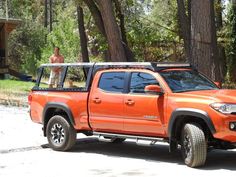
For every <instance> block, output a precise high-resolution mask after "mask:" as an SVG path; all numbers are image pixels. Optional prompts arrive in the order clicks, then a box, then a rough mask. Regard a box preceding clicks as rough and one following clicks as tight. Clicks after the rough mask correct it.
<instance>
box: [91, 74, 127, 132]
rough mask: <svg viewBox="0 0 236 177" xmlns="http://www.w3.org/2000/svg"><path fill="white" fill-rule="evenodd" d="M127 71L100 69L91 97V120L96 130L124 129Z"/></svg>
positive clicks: (111, 130)
mask: <svg viewBox="0 0 236 177" xmlns="http://www.w3.org/2000/svg"><path fill="white" fill-rule="evenodd" d="M125 78H126V72H125V71H103V72H102V71H99V72H98V73H97V74H96V76H95V78H94V80H93V84H92V88H91V93H90V98H89V116H90V118H89V120H90V124H91V126H92V128H93V130H94V131H103V132H117V133H121V132H122V131H123V118H124V104H123V103H124V85H125Z"/></svg>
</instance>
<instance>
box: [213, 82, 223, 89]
mask: <svg viewBox="0 0 236 177" xmlns="http://www.w3.org/2000/svg"><path fill="white" fill-rule="evenodd" d="M214 83H215V84H216V86H217V87H219V88H222V84H221V82H214Z"/></svg>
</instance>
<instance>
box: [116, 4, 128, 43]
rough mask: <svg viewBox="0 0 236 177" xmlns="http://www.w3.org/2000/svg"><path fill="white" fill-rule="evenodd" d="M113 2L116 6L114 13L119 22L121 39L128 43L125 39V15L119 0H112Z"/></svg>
mask: <svg viewBox="0 0 236 177" xmlns="http://www.w3.org/2000/svg"><path fill="white" fill-rule="evenodd" d="M114 3H115V7H116V15H117V18H118V19H119V22H120V24H119V26H120V31H121V37H122V41H123V42H124V43H125V44H126V45H128V42H127V39H126V30H125V16H124V14H123V13H122V10H121V4H120V2H119V0H114Z"/></svg>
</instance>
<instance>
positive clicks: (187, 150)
mask: <svg viewBox="0 0 236 177" xmlns="http://www.w3.org/2000/svg"><path fill="white" fill-rule="evenodd" d="M181 151H182V156H183V159H184V162H185V164H186V165H187V166H189V167H198V166H202V165H204V164H205V161H206V156H207V144H206V138H205V135H204V132H203V130H202V128H201V127H200V126H198V125H196V124H191V123H188V124H186V125H185V126H184V127H183V129H182V134H181Z"/></svg>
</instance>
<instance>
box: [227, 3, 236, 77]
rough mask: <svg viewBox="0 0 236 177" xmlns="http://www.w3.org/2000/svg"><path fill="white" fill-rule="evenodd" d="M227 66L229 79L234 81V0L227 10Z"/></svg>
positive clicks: (235, 34)
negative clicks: (228, 10)
mask: <svg viewBox="0 0 236 177" xmlns="http://www.w3.org/2000/svg"><path fill="white" fill-rule="evenodd" d="M229 39H230V42H229V45H228V47H227V49H228V52H227V53H228V60H229V61H228V66H229V76H230V80H231V81H233V82H236V0H232V1H231V4H230V12H229Z"/></svg>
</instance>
